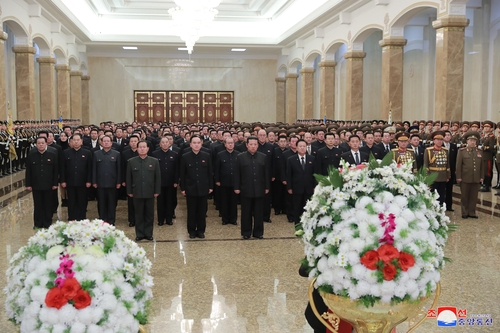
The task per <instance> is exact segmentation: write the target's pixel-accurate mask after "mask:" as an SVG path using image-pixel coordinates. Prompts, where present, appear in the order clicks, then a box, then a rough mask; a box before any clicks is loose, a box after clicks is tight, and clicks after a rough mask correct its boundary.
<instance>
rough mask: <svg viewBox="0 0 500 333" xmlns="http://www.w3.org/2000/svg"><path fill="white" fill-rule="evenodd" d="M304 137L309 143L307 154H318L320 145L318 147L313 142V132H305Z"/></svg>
mask: <svg viewBox="0 0 500 333" xmlns="http://www.w3.org/2000/svg"><path fill="white" fill-rule="evenodd" d="M303 139H304V141H305V142H306V144H307V148H306V151H307V154H308V155H312V156H316V154H317V153H318V147H316V146H314V145H313V144H312V139H313V137H312V133H311V132H305V133H304V138H303Z"/></svg>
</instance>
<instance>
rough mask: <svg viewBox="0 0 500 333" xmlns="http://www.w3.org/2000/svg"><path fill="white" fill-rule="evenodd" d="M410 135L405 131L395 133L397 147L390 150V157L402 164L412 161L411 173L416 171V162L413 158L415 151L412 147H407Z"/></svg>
mask: <svg viewBox="0 0 500 333" xmlns="http://www.w3.org/2000/svg"><path fill="white" fill-rule="evenodd" d="M409 137H410V135H409V134H408V133H406V132H399V133H397V134H396V136H395V138H396V141H397V142H398V148H394V149H392V150H391V153H392V158H393V160H394V161H396V163H398V164H404V163H407V162H410V161H411V162H412V163H413V167H412V170H413V173H417V162H416V160H415V152H414V151H413V149H410V148H408V140H409Z"/></svg>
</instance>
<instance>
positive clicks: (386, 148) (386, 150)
mask: <svg viewBox="0 0 500 333" xmlns="http://www.w3.org/2000/svg"><path fill="white" fill-rule="evenodd" d="M385 152H386V153H388V152H389V145H385Z"/></svg>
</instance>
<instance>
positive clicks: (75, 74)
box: [69, 71, 83, 76]
mask: <svg viewBox="0 0 500 333" xmlns="http://www.w3.org/2000/svg"><path fill="white" fill-rule="evenodd" d="M82 75H83V73H82V72H80V71H70V72H69V76H82Z"/></svg>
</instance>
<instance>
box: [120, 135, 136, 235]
mask: <svg viewBox="0 0 500 333" xmlns="http://www.w3.org/2000/svg"><path fill="white" fill-rule="evenodd" d="M138 143H139V137H138V136H137V135H132V136H131V137H130V138H129V145H128V146H127V147H125V148H124V149H123V151H122V156H121V159H122V175H126V174H127V162H128V160H130V159H131V158H133V157H136V156H139V153H138V152H137V144H138ZM122 187H123V188H124V189H125V190H126V188H127V182H126V180H125V179H124V180H123V183H122ZM125 192H126V191H125ZM127 208H128V226H129V227H134V226H135V209H134V199H132V198H131V197H130V196H127Z"/></svg>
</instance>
